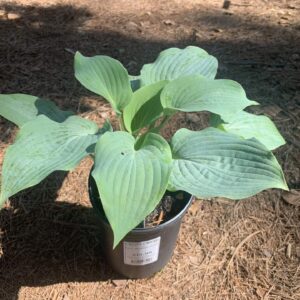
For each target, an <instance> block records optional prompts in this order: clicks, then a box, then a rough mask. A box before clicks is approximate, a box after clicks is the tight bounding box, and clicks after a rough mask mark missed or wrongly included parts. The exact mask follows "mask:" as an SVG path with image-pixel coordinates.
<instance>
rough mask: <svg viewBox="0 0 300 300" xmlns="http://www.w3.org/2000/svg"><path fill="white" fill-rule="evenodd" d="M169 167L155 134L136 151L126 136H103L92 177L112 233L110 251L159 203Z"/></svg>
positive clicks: (168, 155) (162, 143) (164, 146)
mask: <svg viewBox="0 0 300 300" xmlns="http://www.w3.org/2000/svg"><path fill="white" fill-rule="evenodd" d="M171 165H172V155H171V150H170V146H169V144H168V143H167V142H166V140H164V139H163V138H162V137H161V136H159V135H157V134H153V133H150V134H148V136H147V137H146V138H145V139H144V141H143V144H142V145H141V146H140V148H139V149H135V139H134V138H133V137H132V136H131V135H130V134H129V133H127V132H120V131H116V132H113V133H106V134H105V135H103V137H101V139H100V140H99V141H98V142H97V145H96V156H95V166H94V170H93V172H92V175H93V177H94V179H95V182H96V184H97V187H98V190H99V194H100V198H101V202H102V205H103V208H104V211H105V214H106V217H107V219H108V220H109V223H110V225H111V227H112V229H113V232H114V247H115V246H116V245H117V244H118V243H119V242H120V240H121V239H122V238H123V237H124V236H125V235H126V234H127V233H128V232H129V231H130V230H131V229H133V228H134V227H136V226H137V225H138V224H139V223H140V222H141V221H142V220H143V219H144V218H145V217H146V216H147V215H148V214H149V213H150V212H151V211H152V210H153V209H154V208H155V207H156V205H157V204H158V202H159V201H160V200H161V198H162V196H163V194H164V192H165V190H166V187H167V183H168V179H169V175H170V170H171Z"/></svg>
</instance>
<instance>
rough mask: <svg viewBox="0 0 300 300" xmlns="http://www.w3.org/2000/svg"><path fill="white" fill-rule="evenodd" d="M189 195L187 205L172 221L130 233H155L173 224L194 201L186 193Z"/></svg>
mask: <svg viewBox="0 0 300 300" xmlns="http://www.w3.org/2000/svg"><path fill="white" fill-rule="evenodd" d="M176 192H178V193H180V192H183V191H176ZM188 194H189V195H190V199H189V201H188V202H187V204H186V205H185V206H184V207H183V208H182V210H181V211H180V213H178V214H177V215H176V216H174V217H173V218H172V219H170V220H168V221H167V222H164V223H162V224H159V225H156V226H154V227H148V228H134V229H132V230H131V231H133V232H134V233H136V232H147V231H149V232H151V231H155V230H157V229H162V228H164V227H165V226H168V225H169V224H170V223H172V222H174V221H175V220H176V219H178V218H180V217H181V216H182V215H184V214H185V212H186V211H187V209H188V208H189V207H190V205H191V203H192V201H193V200H194V199H195V196H193V195H191V194H190V193H188Z"/></svg>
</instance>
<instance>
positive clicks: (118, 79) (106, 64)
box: [74, 52, 132, 113]
mask: <svg viewBox="0 0 300 300" xmlns="http://www.w3.org/2000/svg"><path fill="white" fill-rule="evenodd" d="M74 68H75V77H76V78H77V79H78V81H79V82H80V83H81V84H82V85H83V86H84V87H86V88H87V89H88V90H90V91H92V92H94V93H96V94H98V95H100V96H102V97H103V98H105V99H106V100H107V101H109V102H110V104H111V105H112V107H113V109H114V110H115V111H116V112H117V113H121V112H122V111H123V109H124V107H125V106H126V105H127V104H128V103H129V101H130V100H131V97H132V89H131V85H130V79H129V75H128V72H127V70H126V69H125V68H124V67H123V65H122V64H121V63H120V62H119V61H117V60H116V59H113V58H111V57H109V56H105V55H96V56H93V57H86V56H83V55H82V54H80V53H79V52H76V54H75V62H74Z"/></svg>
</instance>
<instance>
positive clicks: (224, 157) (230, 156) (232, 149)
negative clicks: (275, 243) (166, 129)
mask: <svg viewBox="0 0 300 300" xmlns="http://www.w3.org/2000/svg"><path fill="white" fill-rule="evenodd" d="M172 152H173V159H174V160H173V168H172V172H171V175H170V187H172V189H178V190H184V191H187V192H189V193H191V194H194V195H196V196H198V197H205V198H206V197H215V196H222V197H227V198H231V199H241V198H246V197H250V196H252V195H255V194H256V193H258V192H260V191H262V190H264V189H268V188H281V189H284V190H287V189H288V187H287V185H286V182H285V179H284V175H283V172H282V170H281V167H280V165H279V164H278V162H277V160H276V158H275V156H274V155H273V154H272V152H270V151H268V150H267V149H266V148H265V146H264V145H262V144H261V143H260V142H258V141H257V140H255V139H250V140H245V139H243V138H240V137H238V136H236V135H233V134H230V133H226V132H223V131H221V130H219V129H215V128H207V129H204V130H202V131H199V132H193V131H190V130H187V129H180V130H179V131H177V132H176V134H175V135H174V137H173V138H172Z"/></svg>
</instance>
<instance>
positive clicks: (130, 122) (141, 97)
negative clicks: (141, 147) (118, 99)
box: [123, 81, 167, 132]
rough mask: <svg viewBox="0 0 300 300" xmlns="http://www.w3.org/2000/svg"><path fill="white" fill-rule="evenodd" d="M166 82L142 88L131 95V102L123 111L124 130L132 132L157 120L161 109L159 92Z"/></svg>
mask: <svg viewBox="0 0 300 300" xmlns="http://www.w3.org/2000/svg"><path fill="white" fill-rule="evenodd" d="M166 84H167V81H159V82H157V83H154V84H151V85H148V86H145V87H142V88H140V89H138V90H137V91H136V92H134V93H133V97H132V100H131V101H130V103H129V104H128V105H127V106H126V107H125V109H124V114H123V117H124V123H125V126H126V129H127V130H128V131H130V132H134V131H136V130H138V129H140V128H143V127H145V126H147V125H149V124H151V123H152V122H153V121H155V120H156V119H158V118H159V117H160V116H161V114H162V112H163V107H162V106H161V102H160V91H161V90H162V88H163V87H164V86H165V85H166Z"/></svg>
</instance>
